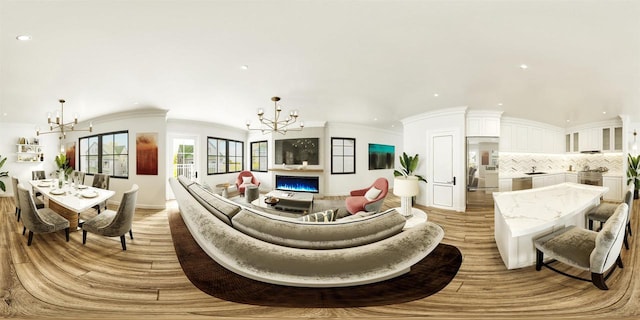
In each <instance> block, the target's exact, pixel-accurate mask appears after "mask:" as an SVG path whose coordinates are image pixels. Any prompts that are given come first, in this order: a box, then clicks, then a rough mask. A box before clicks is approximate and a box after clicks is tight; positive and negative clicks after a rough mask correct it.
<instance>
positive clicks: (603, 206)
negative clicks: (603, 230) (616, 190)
mask: <svg viewBox="0 0 640 320" xmlns="http://www.w3.org/2000/svg"><path fill="white" fill-rule="evenodd" d="M624 203H626V204H627V206H629V214H628V215H627V224H626V226H625V233H624V247H625V248H626V249H627V250H629V241H628V240H627V237H628V236H632V235H633V233H632V231H631V213H632V212H633V211H632V210H633V191H632V190H629V191H627V193H626V194H625V195H624ZM618 205H619V203H607V202H603V203H600V204H599V205H597V206H595V207H593V208H592V209H591V210H589V212H587V216H586V218H587V220H588V221H589V230H593V222H594V221H598V222H600V225H601V226H602V224H604V223H605V222H606V221H607V220H608V219H609V218H610V217H611V215H613V213H614V212H615V211H616V208H618Z"/></svg>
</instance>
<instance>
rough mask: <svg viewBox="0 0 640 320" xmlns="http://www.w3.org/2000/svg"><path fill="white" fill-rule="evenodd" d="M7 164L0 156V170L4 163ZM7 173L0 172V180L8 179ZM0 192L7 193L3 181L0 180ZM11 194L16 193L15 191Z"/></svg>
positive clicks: (5, 158)
mask: <svg viewBox="0 0 640 320" xmlns="http://www.w3.org/2000/svg"><path fill="white" fill-rule="evenodd" d="M5 162H7V157H4V158H3V157H2V156H0V169H2V166H4V163H5ZM8 176H9V171H0V178H4V177H8ZM0 190H2V191H3V192H4V191H7V186H5V185H4V181H2V180H0ZM13 192H16V191H15V190H14V191H13Z"/></svg>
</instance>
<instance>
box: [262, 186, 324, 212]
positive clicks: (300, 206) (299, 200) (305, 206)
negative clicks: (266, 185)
mask: <svg viewBox="0 0 640 320" xmlns="http://www.w3.org/2000/svg"><path fill="white" fill-rule="evenodd" d="M269 197H273V198H278V199H279V201H278V202H277V203H276V204H274V205H270V204H267V203H265V202H264V199H265V198H269ZM251 204H252V205H254V206H258V207H261V208H267V209H278V210H283V211H300V212H303V213H304V212H311V210H312V208H313V193H306V192H290V191H279V190H274V191H271V192H269V193H267V194H265V195H260V197H258V199H256V200H253V201H252V202H251Z"/></svg>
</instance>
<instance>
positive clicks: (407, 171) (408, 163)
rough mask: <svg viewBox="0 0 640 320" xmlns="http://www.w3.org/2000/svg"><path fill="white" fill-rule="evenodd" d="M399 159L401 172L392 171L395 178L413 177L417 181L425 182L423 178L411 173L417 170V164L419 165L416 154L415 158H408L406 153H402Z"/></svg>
mask: <svg viewBox="0 0 640 320" xmlns="http://www.w3.org/2000/svg"><path fill="white" fill-rule="evenodd" d="M399 158H400V165H402V169H401V170H394V171H393V176H395V177H399V176H405V177H408V176H414V177H417V178H418V181H424V182H427V179H425V178H424V177H422V176H420V175H417V174H413V172H414V171H415V170H416V168H418V163H420V159H419V158H418V155H417V154H416V155H415V156H413V157H411V156H408V155H407V153H406V152H403V153H402V156H400V157H399Z"/></svg>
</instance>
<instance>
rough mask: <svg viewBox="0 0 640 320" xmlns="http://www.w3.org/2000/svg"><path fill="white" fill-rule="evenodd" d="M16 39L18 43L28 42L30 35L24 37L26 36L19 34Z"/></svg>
mask: <svg viewBox="0 0 640 320" xmlns="http://www.w3.org/2000/svg"><path fill="white" fill-rule="evenodd" d="M16 39H18V40H20V41H29V40H31V36H30V35H26V34H21V35H19V36H17V37H16Z"/></svg>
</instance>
